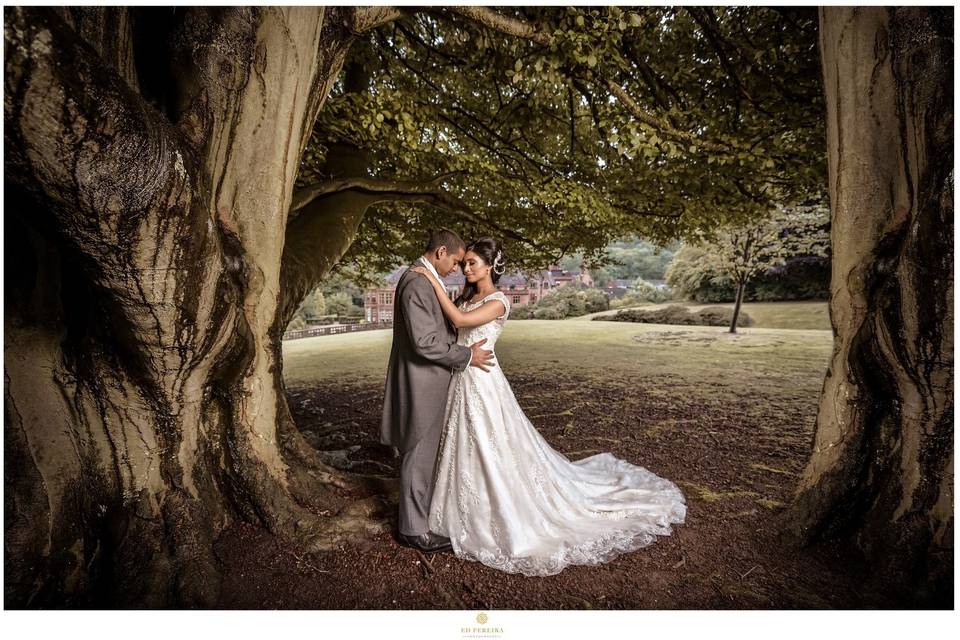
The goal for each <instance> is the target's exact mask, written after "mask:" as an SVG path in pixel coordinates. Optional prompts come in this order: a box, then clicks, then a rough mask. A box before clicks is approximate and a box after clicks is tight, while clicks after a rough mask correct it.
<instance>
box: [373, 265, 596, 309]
mask: <svg viewBox="0 0 960 640" xmlns="http://www.w3.org/2000/svg"><path fill="white" fill-rule="evenodd" d="M406 270H407V267H406V266H403V267H398V268H397V269H395V270H394V271H393V272H391V273H390V275H388V276H387V278H386V281H387V282H386V283H387V286H386V287H382V288H377V289H367V290H366V292H365V293H364V296H363V312H364V318H366V321H367V322H393V294H394V291H395V290H396V288H397V282H398V281H399V280H400V276H401V275H402V274H403V272H404V271H406ZM443 282H444V284H445V285H447V295H448V296H449V297H450V299H451V300H455V299H456V298H457V296H459V295H460V292H461V291H463V286H464V284H465V283H466V278H464V276H463V273H462V272H461V271H460V270H459V269H458V270H457V271H456V273H453V274H451V275H449V276H448V277H446V278H444V279H443ZM568 284H578V285H581V284H582V285H584V286H587V287H592V286H593V278H591V277H590V274H589V273H587V272H586V271H585V270H584V271H567V270H564V269H561V268H560V267H559V266H558V265H550V268H549V269H547V270H546V271H541V272H540V273H539V274H537V276H534V277H532V278H528V277H527V276H525V275H524V274H522V273H509V274H508V273H505V274H503V275H502V276H500V281H499V282H497V290H499V291H502V292H503V293H505V294H506V295H507V299H508V300H509V301H510V303H511V306H514V307H522V306H525V305H528V304H534V303H536V301H537V300H539V299H540V298H542V297H543V296H545V295H546V294H548V293H549V292H550V291H552V290H553V289H558V288H560V287H565V286H567V285H568Z"/></svg>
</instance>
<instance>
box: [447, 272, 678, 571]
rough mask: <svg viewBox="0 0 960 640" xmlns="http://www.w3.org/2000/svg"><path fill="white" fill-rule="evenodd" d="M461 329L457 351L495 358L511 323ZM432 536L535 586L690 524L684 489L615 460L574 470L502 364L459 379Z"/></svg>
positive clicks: (450, 402) (452, 393)
mask: <svg viewBox="0 0 960 640" xmlns="http://www.w3.org/2000/svg"><path fill="white" fill-rule="evenodd" d="M491 299H498V300H500V301H501V302H503V304H504V307H505V309H506V313H505V314H504V315H503V316H500V317H499V318H496V319H494V320H492V321H490V322H488V323H486V324H484V325H482V326H479V327H473V328H462V329H460V330H459V332H458V337H457V343H458V344H462V345H470V344H473V343H474V342H476V341H478V340H481V339H483V338H487V342H486V344H484V348H486V349H493V348H494V345H495V344H496V341H497V338H498V337H499V336H500V332H501V331H502V330H503V327H504V325H505V324H506V319H507V316H509V314H510V304H509V302H508V301H507V298H506V296H505V295H504V294H503V293H501V292H499V291H498V292H495V293H492V294H490V295H489V296H487V297H485V298H483V299H482V300H479V301H477V302H475V303H472V304H468V303H463V304H461V306H460V309H461V310H463V311H470V310H472V309H475V308H477V307H479V306H480V305H481V304H483V303H484V302H486V301H487V300H491ZM444 422H445V424H444V431H443V433H442V434H441V440H440V450H439V453H438V461H437V470H436V474H435V476H434V493H433V498H432V502H431V504H430V514H429V526H430V530H431V531H433V532H434V533H438V534H441V535H445V536H447V537H449V538H450V541H451V545H452V547H453V552H454V554H455V555H456V556H458V557H461V558H465V559H469V560H474V561H479V562H482V563H483V564H485V565H488V566H491V567H494V568H496V569H500V570H502V571H507V572H510V573H522V574H524V575H528V576H548V575H553V574H555V573H559V572H560V571H562V570H563V569H564V567H566V566H568V565H574V564H578V565H593V564H600V563H602V562H606V561H608V560H611V559H613V558H614V557H616V556H618V555H619V554H621V553H626V552H629V551H634V550H636V549H639V548H641V547H644V546H646V545H648V544H650V543H651V542H653V541H654V539H655V536H658V535H669V534H670V533H672V530H671V528H670V525H671V524H673V523H681V522H683V521H684V518H685V517H686V503H685V501H684V497H683V494H682V493H681V492H680V489H679V488H678V487H677V486H676V485H675V484H674V483H672V482H670V481H669V480H666V479H664V478H661V477H659V476H657V475H655V474H653V473H651V472H650V471H647V470H646V469H644V468H643V467H639V466H635V465H633V464H630V463H629V462H626V461H624V460H621V459H619V458H616V457H615V456H613V455H612V454H610V453H600V454H597V455H593V456H590V457H588V458H584V459H582V460H577V461H575V462H571V461H570V460H569V459H568V458H567V457H566V456H564V455H563V454H562V453H560V452H559V451H556V450H555V449H553V448H552V447H551V446H550V445H549V444H548V443H547V441H546V440H544V438H543V436H541V435H540V433H539V432H538V431H537V429H536V428H535V427H534V426H533V424H532V423H531V422H530V420H529V419H527V417H526V415H524V413H523V410H522V409H521V408H520V405H519V404H518V403H517V400H516V398H515V397H514V395H513V391H512V390H511V388H510V384H509V383H508V382H507V379H506V377H505V376H504V374H503V371H502V370H501V369H500V366H499V363H497V366H495V367H493V368H491V369H490V370H489V371H483V370H482V369H478V368H476V367H467V368H466V370H464V371H462V372H458V373H455V374H454V377H453V380H452V382H451V384H450V390H449V393H448V396H447V409H446V419H445V421H444Z"/></svg>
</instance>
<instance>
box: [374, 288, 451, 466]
mask: <svg viewBox="0 0 960 640" xmlns="http://www.w3.org/2000/svg"><path fill="white" fill-rule="evenodd" d="M429 278H431V276H427V277H422V276H421V275H420V274H418V273H415V272H413V271H410V270H407V271H406V272H405V273H404V274H403V275H402V276H400V280H399V282H397V290H396V292H395V294H394V300H393V345H392V347H391V348H390V363H389V364H388V365H387V382H386V387H385V389H384V397H383V417H382V420H381V423H380V442H382V443H383V444H386V445H392V446H394V447H397V449H399V450H400V451H401V452H405V451H408V450H410V449H412V448H413V447H414V445H416V444H417V441H418V440H420V438H421V437H423V435H424V434H425V433H427V432H429V431H431V430H434V429H437V430H439V429H442V428H443V424H442V423H443V418H444V412H445V410H446V404H447V389H448V388H449V386H450V380H451V378H452V377H453V372H454V371H462V370H463V369H464V368H466V366H467V364H468V363H469V362H470V348H469V347H465V346H463V345H459V344H457V332H456V329H455V328H454V327H453V325H451V324H450V322H449V321H448V320H447V319H446V317H445V316H444V315H443V310H442V309H441V307H440V302H439V301H438V300H437V294H436V293H435V292H434V289H433V284H431V281H430V279H429Z"/></svg>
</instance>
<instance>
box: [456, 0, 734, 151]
mask: <svg viewBox="0 0 960 640" xmlns="http://www.w3.org/2000/svg"><path fill="white" fill-rule="evenodd" d="M447 10H448V11H451V12H453V13H457V14H459V15H462V16H464V17H466V18H469V19H471V20H473V21H475V22H478V23H480V24H482V25H484V26H486V27H489V28H491V29H494V30H495V31H499V32H501V33H504V34H507V35H511V36H516V37H518V38H524V39H525V40H530V41H532V42H536V43H537V44H541V45H544V46H549V45H550V44H551V43H552V42H553V39H552V38H551V37H550V36H549V35H547V34H545V33H543V32H541V31H538V30H537V29H536V27H535V26H534V25H531V24H529V23H527V22H524V21H522V20H517V19H516V18H511V17H509V16H504V15H502V14H500V13H497V12H496V11H493V10H491V9H490V8H488V7H447ZM607 86H608V87H609V89H610V91H611V93H613V95H615V96H616V97H617V99H618V100H620V102H621V103H622V104H623V105H624V106H625V107H627V110H628V111H629V112H630V114H631V115H633V117H635V118H637V119H638V120H640V121H641V122H644V123H646V124H648V125H650V126H651V127H654V128H656V129H657V130H659V131H660V132H661V133H663V134H665V135H668V136H670V137H673V138H677V139H679V140H684V141H685V142H689V143H690V144H695V145H697V146H698V147H701V148H703V149H706V150H708V151H716V152H720V153H729V152H732V151H736V149H735V148H733V147H731V146H729V145H725V144H720V143H716V142H710V141H708V140H703V139H702V138H700V137H699V136H697V135H695V134H692V133H688V132H686V131H680V130H678V129H676V128H674V127H673V126H671V125H670V124H669V123H667V122H664V121H663V120H661V119H660V118H657V117H656V116H654V115H653V114H651V113H649V112H647V111H645V110H643V109H642V108H641V107H640V105H639V104H638V103H637V102H636V101H635V100H634V99H633V98H631V97H630V94H628V93H627V91H626V89H624V88H623V87H621V86H620V85H619V84H617V83H616V82H614V81H613V80H608V81H607Z"/></svg>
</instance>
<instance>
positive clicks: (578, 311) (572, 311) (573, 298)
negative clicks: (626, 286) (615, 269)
mask: <svg viewBox="0 0 960 640" xmlns="http://www.w3.org/2000/svg"><path fill="white" fill-rule="evenodd" d="M609 308H610V301H609V299H608V298H607V294H606V293H605V292H604V291H602V290H600V289H586V288H581V287H577V286H575V285H567V286H565V287H561V288H559V289H554V290H553V291H551V292H550V293H548V294H547V295H545V296H543V298H541V299H540V300H538V301H537V303H536V304H534V305H529V306H528V307H527V310H526V314H525V315H526V317H528V318H535V319H537V320H561V319H563V318H575V317H579V316H582V315H585V314H588V313H595V312H597V311H606V310H607V309H609ZM511 317H512V316H511ZM518 317H522V316H520V315H518Z"/></svg>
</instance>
